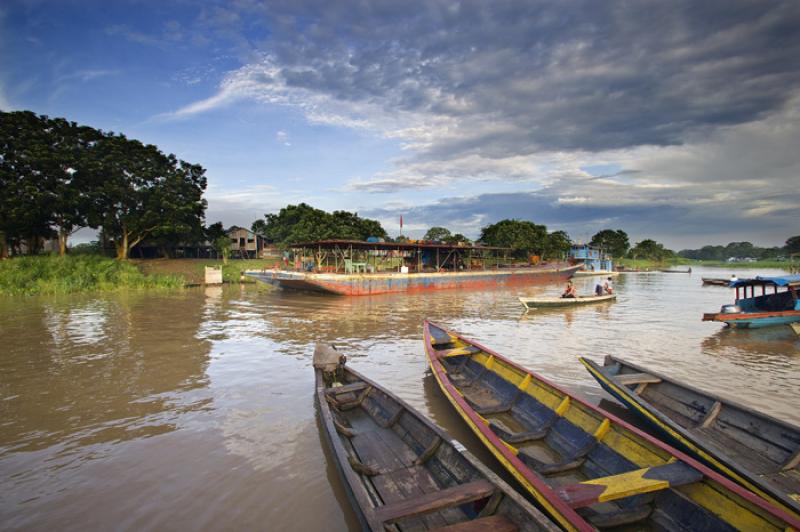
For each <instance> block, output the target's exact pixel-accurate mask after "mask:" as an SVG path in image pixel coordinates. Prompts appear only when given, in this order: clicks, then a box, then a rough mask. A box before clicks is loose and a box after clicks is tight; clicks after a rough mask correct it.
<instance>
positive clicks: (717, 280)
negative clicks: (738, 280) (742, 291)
mask: <svg viewBox="0 0 800 532" xmlns="http://www.w3.org/2000/svg"><path fill="white" fill-rule="evenodd" d="M700 279H702V281H703V284H707V285H712V286H728V285H730V284H731V280H730V279H727V278H722V277H701V278H700Z"/></svg>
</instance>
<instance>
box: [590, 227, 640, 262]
mask: <svg viewBox="0 0 800 532" xmlns="http://www.w3.org/2000/svg"><path fill="white" fill-rule="evenodd" d="M589 245H591V246H595V247H599V248H602V249H604V250H605V251H606V252H607V253H610V254H611V256H613V257H624V256H625V254H626V253H627V252H628V248H629V247H630V241H629V240H628V234H627V233H626V232H625V231H623V230H622V229H617V230H616V231H614V230H613V229H603V230H602V231H600V232H598V233H597V234H595V235H594V236H593V237H592V241H591V242H589Z"/></svg>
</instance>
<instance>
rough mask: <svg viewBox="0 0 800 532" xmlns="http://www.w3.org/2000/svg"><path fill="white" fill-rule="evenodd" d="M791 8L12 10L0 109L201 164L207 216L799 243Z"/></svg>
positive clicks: (796, 60) (618, 4)
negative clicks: (340, 217)
mask: <svg viewBox="0 0 800 532" xmlns="http://www.w3.org/2000/svg"><path fill="white" fill-rule="evenodd" d="M799 27H800V2H797V1H796V0H787V1H770V0H760V1H758V2H753V1H749V0H748V1H737V0H725V1H714V0H708V1H703V2H696V1H682V0H674V1H670V2H663V1H632V0H621V1H616V0H604V1H602V2H597V1H592V0H587V1H575V0H560V1H548V2H540V1H535V0H525V1H502V0H499V1H492V2H485V1H480V2H479V1H475V2H458V1H435V0H423V1H414V0H404V1H402V2H398V1H385V2H369V1H364V0H361V1H353V2H345V1H340V2H331V1H329V0H325V1H322V0H319V1H318V0H288V1H269V2H261V1H256V0H227V1H215V0H206V1H203V2H196V1H182V0H174V1H169V0H162V1H155V0H115V1H114V2H107V1H102V2H101V1H91V0H84V1H79V0H59V1H55V0H51V1H44V0H40V1H36V0H28V1H22V0H4V1H3V2H2V3H0V109H2V110H4V111H10V110H21V109H27V110H32V111H34V112H37V113H39V114H45V115H49V116H60V117H65V118H68V119H70V120H73V121H76V122H79V123H81V124H86V125H90V126H93V127H96V128H99V129H103V130H105V131H114V132H121V133H124V134H126V135H127V136H128V137H131V138H137V139H139V140H141V141H143V142H147V143H152V144H155V145H157V146H158V147H159V148H160V149H161V150H162V151H164V152H165V153H174V154H176V155H177V156H178V157H179V158H181V159H183V160H186V161H189V162H192V163H196V164H200V165H202V166H203V167H204V168H206V170H207V173H206V175H207V177H208V183H209V185H208V189H207V191H206V198H207V200H208V210H207V212H206V220H207V222H208V223H213V222H216V221H222V222H223V223H224V224H225V225H226V226H229V225H234V224H235V225H241V226H246V227H249V226H250V224H251V223H252V222H253V221H254V220H256V219H258V218H261V217H263V216H264V214H265V213H274V212H277V211H278V210H279V209H280V208H281V207H284V206H286V205H288V204H297V203H300V202H306V203H308V204H310V205H313V206H314V207H317V208H320V209H324V210H327V211H333V210H348V211H352V212H357V213H358V214H359V216H363V217H369V218H374V219H377V220H379V221H380V222H381V223H382V224H383V226H384V228H385V229H386V230H387V231H388V232H389V234H390V235H397V234H398V233H399V230H400V228H399V219H400V216H402V217H403V223H404V226H403V234H405V235H408V236H411V237H421V236H422V235H423V234H424V233H425V231H426V230H427V229H428V228H430V227H432V226H444V227H447V228H448V229H450V230H451V231H453V232H454V233H455V232H460V233H463V234H465V235H467V236H468V237H471V238H477V237H478V236H479V235H480V231H481V228H482V227H485V226H486V225H489V224H491V223H495V222H497V221H499V220H502V219H505V218H515V219H520V220H530V221H533V222H535V223H537V224H544V225H546V226H547V228H548V230H550V231H555V230H564V231H567V233H568V234H569V235H570V236H571V237H572V239H573V240H575V241H582V242H586V241H588V240H590V239H591V236H592V235H593V234H595V233H596V232H598V231H600V230H602V229H622V230H624V231H626V232H627V233H628V235H629V236H630V239H631V243H635V242H637V241H640V240H642V239H645V238H653V239H655V240H657V241H659V242H662V243H664V244H665V245H666V246H667V247H669V248H671V249H675V250H678V249H685V248H697V247H700V246H702V245H705V244H723V245H724V244H727V243H728V242H733V241H745V240H746V241H750V242H753V243H754V244H756V245H760V246H779V245H783V243H784V242H785V241H786V239H787V238H789V237H790V236H793V235H797V234H800V216H798V208H797V206H798V204H800V186H798V185H800V31H798V28H799Z"/></svg>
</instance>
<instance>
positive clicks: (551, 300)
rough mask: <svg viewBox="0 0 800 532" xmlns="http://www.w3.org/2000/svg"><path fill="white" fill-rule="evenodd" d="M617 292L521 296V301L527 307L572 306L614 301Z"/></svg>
mask: <svg viewBox="0 0 800 532" xmlns="http://www.w3.org/2000/svg"><path fill="white" fill-rule="evenodd" d="M616 298H617V294H603V295H602V296H578V297H519V298H517V299H519V302H520V303H522V304H523V305H524V306H525V308H526V309H534V308H539V307H571V306H575V305H588V304H590V303H600V302H602V301H613V300H615V299H616Z"/></svg>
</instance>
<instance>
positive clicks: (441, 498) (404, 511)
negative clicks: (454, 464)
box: [376, 480, 496, 523]
mask: <svg viewBox="0 0 800 532" xmlns="http://www.w3.org/2000/svg"><path fill="white" fill-rule="evenodd" d="M495 489H496V488H495V486H494V485H493V484H492V483H491V482H489V481H488V480H476V481H474V482H468V483H467V484H461V485H459V486H455V487H453V488H447V489H444V490H441V491H439V492H436V493H428V494H425V495H423V496H421V497H417V498H415V499H409V500H405V501H401V502H397V503H393V504H387V505H385V506H382V507H381V508H378V509H377V512H376V515H377V518H378V520H380V521H382V522H383V523H391V522H393V521H397V520H399V519H403V518H406V517H414V516H417V515H422V514H425V513H428V512H434V511H436V510H441V509H444V508H452V507H453V506H458V505H461V504H465V503H468V502H472V501H476V500H478V499H483V498H484V497H488V496H490V495H492V494H493V493H494V491H495Z"/></svg>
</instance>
